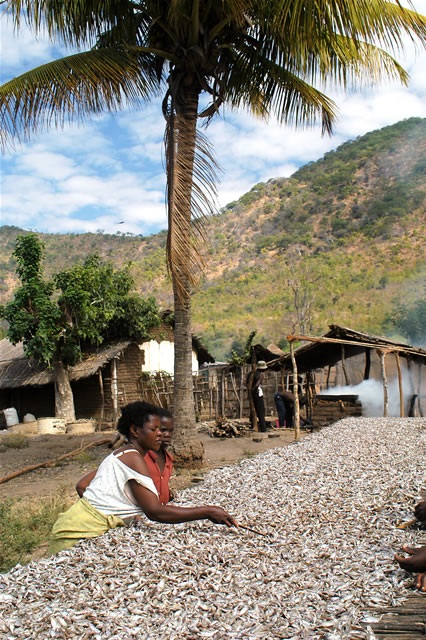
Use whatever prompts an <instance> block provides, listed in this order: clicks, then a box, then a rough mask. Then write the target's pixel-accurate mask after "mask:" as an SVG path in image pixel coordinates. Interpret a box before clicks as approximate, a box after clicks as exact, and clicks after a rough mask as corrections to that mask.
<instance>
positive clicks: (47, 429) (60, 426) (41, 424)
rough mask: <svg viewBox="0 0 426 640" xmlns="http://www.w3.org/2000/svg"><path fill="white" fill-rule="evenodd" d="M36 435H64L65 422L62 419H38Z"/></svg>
mask: <svg viewBox="0 0 426 640" xmlns="http://www.w3.org/2000/svg"><path fill="white" fill-rule="evenodd" d="M37 425H38V433H39V435H44V434H46V433H65V430H66V429H65V420H63V419H62V418H39V419H38V420H37Z"/></svg>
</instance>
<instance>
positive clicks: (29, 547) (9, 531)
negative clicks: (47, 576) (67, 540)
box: [0, 492, 71, 572]
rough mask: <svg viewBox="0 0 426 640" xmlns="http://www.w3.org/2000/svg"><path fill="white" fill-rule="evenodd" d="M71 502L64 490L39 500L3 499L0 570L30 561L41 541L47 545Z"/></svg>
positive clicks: (0, 504) (0, 528) (0, 508)
mask: <svg viewBox="0 0 426 640" xmlns="http://www.w3.org/2000/svg"><path fill="white" fill-rule="evenodd" d="M70 504H71V499H70V498H68V497H67V496H65V495H64V493H63V492H62V493H58V494H57V495H56V496H54V497H52V498H48V499H44V500H43V501H41V502H39V503H38V504H37V503H36V504H31V505H29V504H28V502H23V501H21V500H12V499H8V500H5V501H3V502H0V572H6V571H9V570H10V569H11V568H12V567H14V566H15V565H16V564H17V563H20V564H24V563H26V562H29V561H30V559H31V553H32V552H33V551H34V549H36V548H37V547H39V546H40V545H41V544H42V543H44V544H45V545H46V546H47V541H48V537H49V533H50V530H51V529H52V526H53V524H54V522H55V521H56V519H57V517H58V515H59V514H60V513H61V512H62V511H65V509H67V508H68V507H69V506H70Z"/></svg>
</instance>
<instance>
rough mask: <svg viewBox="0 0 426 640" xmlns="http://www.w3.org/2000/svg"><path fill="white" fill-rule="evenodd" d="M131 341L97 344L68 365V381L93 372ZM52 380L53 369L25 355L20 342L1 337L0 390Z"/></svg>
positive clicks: (38, 384) (119, 352)
mask: <svg viewBox="0 0 426 640" xmlns="http://www.w3.org/2000/svg"><path fill="white" fill-rule="evenodd" d="M129 344H131V340H126V341H122V342H118V343H115V344H110V345H108V346H106V347H100V348H98V349H97V350H96V351H94V352H93V353H90V354H85V356H84V358H83V360H82V361H81V362H79V363H78V364H76V365H74V366H73V367H70V369H69V372H70V381H71V382H74V381H77V380H82V379H83V378H89V377H90V376H92V375H94V374H95V373H96V372H97V371H98V370H99V369H100V368H101V367H103V366H104V365H105V364H106V363H107V362H109V361H110V360H112V359H113V358H116V357H117V356H119V355H120V354H121V353H122V352H123V351H124V350H125V349H126V348H127V347H128V346H129ZM53 382H54V373H53V369H49V368H48V367H46V366H45V365H43V364H40V363H38V362H36V361H35V360H28V358H26V357H25V355H24V350H23V346H22V343H19V344H17V345H15V346H14V345H12V344H11V343H10V342H9V340H7V339H6V338H5V339H4V340H0V389H15V388H18V387H25V386H37V387H39V386H42V385H45V384H52V383H53Z"/></svg>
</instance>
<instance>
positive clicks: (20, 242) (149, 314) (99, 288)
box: [0, 234, 160, 422]
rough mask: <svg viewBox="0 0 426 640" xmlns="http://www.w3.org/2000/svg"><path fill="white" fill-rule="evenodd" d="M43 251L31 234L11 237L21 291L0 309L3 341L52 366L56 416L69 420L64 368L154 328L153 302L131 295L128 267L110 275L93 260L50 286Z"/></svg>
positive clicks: (69, 398)
mask: <svg viewBox="0 0 426 640" xmlns="http://www.w3.org/2000/svg"><path fill="white" fill-rule="evenodd" d="M43 255H44V246H43V244H42V243H41V241H40V240H39V239H38V237H37V236H36V235H35V234H28V235H21V236H18V237H17V240H16V246H15V250H14V256H15V258H16V260H17V269H16V271H17V274H18V276H19V278H20V280H21V287H20V288H19V289H18V290H17V291H16V292H15V295H14V299H13V301H12V302H9V303H8V304H7V305H5V306H4V307H0V317H3V318H5V319H6V320H7V322H8V323H9V328H8V331H7V337H8V338H9V340H10V341H11V342H12V343H13V344H17V343H18V342H20V341H21V340H22V341H23V345H24V352H25V355H26V356H27V357H28V358H34V359H36V360H38V361H39V362H42V363H44V364H45V365H47V366H49V367H52V368H53V369H54V373H55V408H56V416H57V417H60V418H64V419H65V420H67V421H70V422H71V421H73V420H75V412H74V400H73V394H72V390H71V385H70V381H69V371H68V367H69V366H70V365H73V364H75V363H76V362H78V361H79V360H80V359H81V358H82V355H83V350H84V349H85V348H87V347H89V346H98V345H100V344H102V342H104V341H108V340H113V339H118V338H145V337H147V336H148V335H149V329H150V328H151V327H153V326H156V325H158V324H160V315H159V310H158V308H157V304H156V302H155V300H154V298H148V299H147V300H144V299H142V298H141V297H139V296H137V295H136V294H132V293H131V289H132V286H133V280H132V277H131V275H130V273H129V267H126V268H124V269H121V270H114V268H113V267H112V265H111V264H109V263H105V262H102V260H101V259H100V258H99V256H97V255H93V256H89V257H88V258H87V259H86V260H85V261H84V263H83V264H81V265H76V266H74V267H72V268H71V269H67V270H65V271H61V272H60V273H58V274H56V275H55V276H53V280H52V281H45V280H44V278H43V268H42V260H43Z"/></svg>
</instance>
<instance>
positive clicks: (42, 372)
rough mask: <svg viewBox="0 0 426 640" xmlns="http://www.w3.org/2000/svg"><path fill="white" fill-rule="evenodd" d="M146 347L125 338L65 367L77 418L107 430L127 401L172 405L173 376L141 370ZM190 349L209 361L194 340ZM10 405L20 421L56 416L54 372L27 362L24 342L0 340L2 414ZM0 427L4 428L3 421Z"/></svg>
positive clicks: (208, 355)
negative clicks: (29, 416)
mask: <svg viewBox="0 0 426 640" xmlns="http://www.w3.org/2000/svg"><path fill="white" fill-rule="evenodd" d="M167 330H169V328H166V331H167ZM166 337H167V338H169V337H170V336H169V335H167V336H166ZM163 339H164V337H163V335H162V334H161V333H158V335H157V337H156V341H158V342H160V343H161V341H162V340H163ZM167 342H169V340H167ZM150 348H151V343H146V342H141V343H138V342H134V341H131V340H124V341H120V342H116V343H114V344H109V345H106V346H102V347H98V348H96V349H91V350H88V351H87V352H85V354H84V357H83V359H82V360H81V361H80V362H78V363H77V364H76V365H74V366H73V367H70V369H69V374H70V382H71V388H72V391H73V395H74V406H75V412H76V418H77V419H81V418H95V419H97V420H98V421H99V422H100V423H101V424H104V425H105V426H106V425H110V424H112V423H114V421H115V420H116V418H117V415H118V413H119V408H120V407H121V406H123V405H125V404H127V403H128V402H133V401H135V400H141V399H146V400H148V401H150V402H154V403H155V404H161V405H162V406H171V399H172V378H171V376H170V375H169V374H168V373H167V372H166V373H164V371H159V370H158V369H152V368H150V369H149V371H144V365H145V362H146V354H147V352H148V353H149V349H150ZM193 350H194V352H193V358H194V359H195V360H196V362H197V366H199V364H202V363H204V362H205V361H206V360H209V359H210V360H213V358H212V356H211V355H210V354H209V353H208V351H207V350H206V349H205V348H204V347H203V346H202V344H201V342H200V340H199V338H197V337H195V336H194V338H193ZM151 360H153V359H151ZM159 381H160V382H161V384H159ZM8 407H15V409H16V410H17V412H18V416H19V417H20V418H21V419H22V417H23V416H24V415H25V414H26V413H32V414H34V415H35V416H36V417H37V418H38V417H44V416H54V415H55V394H54V374H53V370H52V369H49V368H48V367H46V366H44V365H42V364H40V363H38V362H35V361H33V360H29V359H28V358H26V357H25V355H24V351H23V347H22V344H17V345H15V346H14V345H12V344H11V343H10V342H9V341H8V340H7V339H3V340H1V341H0V410H4V409H6V408H8ZM0 413H1V411H0ZM1 426H3V427H4V426H5V423H4V421H3V424H2V425H1Z"/></svg>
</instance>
